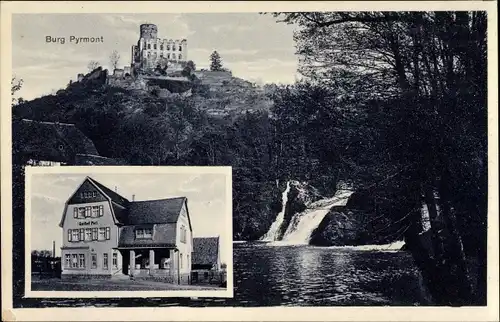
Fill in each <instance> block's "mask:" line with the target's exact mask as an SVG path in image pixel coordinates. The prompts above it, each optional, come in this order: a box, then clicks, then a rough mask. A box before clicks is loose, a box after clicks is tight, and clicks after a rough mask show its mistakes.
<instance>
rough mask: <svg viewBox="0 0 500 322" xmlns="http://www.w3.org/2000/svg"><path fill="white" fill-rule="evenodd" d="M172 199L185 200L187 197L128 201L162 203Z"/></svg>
mask: <svg viewBox="0 0 500 322" xmlns="http://www.w3.org/2000/svg"><path fill="white" fill-rule="evenodd" d="M173 199H187V197H172V198H161V199H150V200H135V201H130V203H139V202H150V201H164V200H173Z"/></svg>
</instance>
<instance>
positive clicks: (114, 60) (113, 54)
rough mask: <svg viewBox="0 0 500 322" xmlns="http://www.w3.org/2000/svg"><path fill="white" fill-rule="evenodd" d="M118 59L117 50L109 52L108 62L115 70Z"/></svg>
mask: <svg viewBox="0 0 500 322" xmlns="http://www.w3.org/2000/svg"><path fill="white" fill-rule="evenodd" d="M119 61H120V54H119V53H118V51H116V50H113V51H112V52H111V55H109V62H110V64H111V67H113V70H115V69H116V68H117V67H118V63H119Z"/></svg>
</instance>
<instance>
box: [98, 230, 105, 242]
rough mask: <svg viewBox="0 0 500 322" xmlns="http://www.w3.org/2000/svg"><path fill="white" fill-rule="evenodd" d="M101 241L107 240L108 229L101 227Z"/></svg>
mask: <svg viewBox="0 0 500 322" xmlns="http://www.w3.org/2000/svg"><path fill="white" fill-rule="evenodd" d="M99 240H106V228H104V227H99Z"/></svg>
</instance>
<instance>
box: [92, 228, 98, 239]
mask: <svg viewBox="0 0 500 322" xmlns="http://www.w3.org/2000/svg"><path fill="white" fill-rule="evenodd" d="M92 240H97V227H96V228H92Z"/></svg>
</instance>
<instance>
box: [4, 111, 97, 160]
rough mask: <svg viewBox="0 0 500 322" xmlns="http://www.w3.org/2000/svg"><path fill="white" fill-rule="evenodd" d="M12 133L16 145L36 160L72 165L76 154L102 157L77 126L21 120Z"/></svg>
mask: <svg viewBox="0 0 500 322" xmlns="http://www.w3.org/2000/svg"><path fill="white" fill-rule="evenodd" d="M12 130H13V136H12V137H13V140H14V142H13V144H15V145H16V146H17V147H18V149H19V150H20V152H21V153H23V154H25V155H27V156H29V157H32V158H34V159H39V160H47V161H59V162H72V161H73V160H72V159H73V158H74V157H75V155H76V154H91V155H99V153H98V152H97V149H96V148H95V146H94V143H93V142H92V140H90V139H89V138H88V137H87V136H85V134H83V133H82V131H80V130H79V129H78V128H77V127H76V126H75V125H74V124H68V123H55V122H43V121H34V120H28V119H22V120H19V121H16V122H13V126H12Z"/></svg>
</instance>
